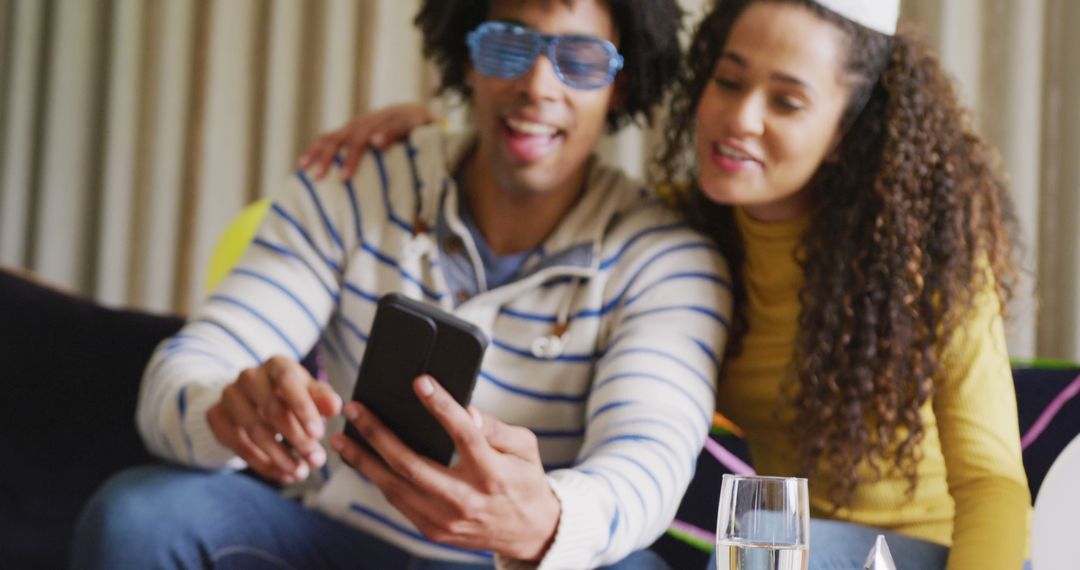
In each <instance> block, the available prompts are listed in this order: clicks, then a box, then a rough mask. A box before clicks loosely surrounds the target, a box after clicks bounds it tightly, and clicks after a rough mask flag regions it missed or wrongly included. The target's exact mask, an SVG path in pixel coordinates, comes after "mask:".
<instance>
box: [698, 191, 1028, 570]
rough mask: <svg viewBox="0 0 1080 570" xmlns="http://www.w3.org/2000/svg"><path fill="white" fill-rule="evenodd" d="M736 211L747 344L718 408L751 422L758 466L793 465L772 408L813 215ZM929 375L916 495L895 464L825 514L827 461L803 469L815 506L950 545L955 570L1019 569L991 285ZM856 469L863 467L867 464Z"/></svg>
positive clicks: (1010, 398) (1014, 448) (1008, 382)
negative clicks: (801, 247) (763, 218)
mask: <svg viewBox="0 0 1080 570" xmlns="http://www.w3.org/2000/svg"><path fill="white" fill-rule="evenodd" d="M736 219H737V221H738V224H739V229H740V230H741V232H742V235H743V239H744V241H745V245H746V260H745V263H744V266H743V268H742V270H743V279H744V281H745V283H746V287H747V293H748V296H749V302H748V312H747V317H748V319H749V325H750V330H749V332H748V334H747V335H746V336H745V337H744V339H743V350H742V353H741V354H740V355H739V356H738V357H736V358H733V359H732V360H731V361H730V362H729V363H728V365H727V373H726V375H725V377H724V378H723V379H722V381H721V383H720V386H719V393H718V409H719V411H720V412H721V413H722V414H724V415H726V416H727V417H729V418H730V419H731V420H733V421H734V422H735V423H736V424H738V425H739V426H740V427H741V428H742V429H743V430H744V431H745V432H746V438H747V440H748V442H749V445H750V452H751V455H752V456H753V463H754V467H755V468H756V469H757V471H758V473H760V474H763V475H785V476H790V475H796V474H797V473H796V471H797V469H798V464H797V459H796V454H795V450H794V447H793V445H792V442H791V440H790V436H789V433H790V432H789V431H788V428H787V427H786V426H785V425H784V423H786V422H789V421H791V418H793V417H794V410H791V409H778V408H779V407H780V389H781V380H782V378H784V377H785V376H786V375H788V374H792V373H793V372H792V370H793V369H792V366H791V358H792V352H793V348H794V341H795V331H796V327H797V323H798V317H799V301H798V291H799V289H800V288H801V286H802V283H803V276H802V272H801V270H800V268H799V266H798V265H797V264H796V262H795V259H794V255H793V254H794V250H795V247H796V245H797V243H798V241H799V238H800V236H801V234H802V233H803V231H804V230H805V229H806V226H807V224H808V218H806V217H802V218H799V219H795V220H792V221H789V222H780V223H764V222H759V221H756V220H753V219H751V218H750V217H749V216H747V215H746V214H745V212H743V211H741V210H738V211H737V213H736ZM936 386H937V387H936V390H937V392H936V394H935V396H934V398H933V400H932V401H931V402H929V403H928V404H927V405H926V406H925V407H924V408H923V409H922V417H923V425H924V426H925V429H926V438H925V439H924V440H923V445H922V459H921V461H920V462H919V464H918V475H919V481H918V484H917V486H916V489H915V495H914V498H913V499H912V500H908V499H907V497H906V496H905V490H906V489H907V480H906V479H904V478H903V476H902V475H900V474H898V473H895V472H894V473H892V474H888V475H886V476H885V477H884V478H883V479H881V480H879V481H877V482H873V483H864V484H861V485H860V486H859V487H858V488H857V489H856V491H855V494H854V496H853V499H852V504H851V506H850V508H845V509H843V510H841V511H839V512H837V513H835V514H832V504H831V503H830V502H829V500H828V496H827V493H828V489H829V479H828V477H829V474H828V472H827V471H825V472H823V473H822V474H821V475H819V476H817V477H815V478H814V479H811V480H810V506H811V511H812V515H813V516H815V517H826V518H835V519H839V520H845V521H850V522H854V523H858V524H863V525H867V526H873V527H879V528H885V529H889V530H893V531H896V532H899V533H903V534H907V535H910V536H914V537H918V538H922V539H925V540H930V541H933V542H937V543H940V544H945V545H951V546H952V552H951V554H950V556H949V565H948V568H949V569H950V570H968V569H972V570H974V569H980V570H992V569H996V568H1001V569H1002V570H1017V569H1018V568H1020V566H1021V563H1022V561H1023V558H1024V556H1025V555H1026V549H1027V542H1028V540H1027V539H1028V523H1029V519H1030V511H1031V497H1030V494H1029V492H1028V486H1027V478H1026V476H1025V474H1024V467H1023V462H1022V459H1021V455H1020V436H1019V431H1018V427H1017V426H1018V424H1017V412H1016V394H1015V391H1014V388H1013V380H1012V372H1011V369H1010V368H1009V360H1008V354H1007V352H1006V347H1005V334H1004V330H1003V326H1002V322H1001V315H1000V311H999V310H998V304H997V298H996V296H995V295H993V294H992V292H990V291H988V292H986V294H983V295H980V296H979V297H978V299H977V300H976V304H975V308H974V311H973V314H972V315H971V318H970V319H968V321H967V323H966V325H965V326H964V327H963V329H962V330H960V331H958V332H957V334H956V335H955V336H954V340H953V342H952V343H951V345H950V346H949V347H947V350H946V351H945V354H944V356H943V362H942V374H941V377H940V378H938V379H937V384H936ZM778 418H779V421H778ZM862 472H863V473H869V468H868V466H867V465H865V464H864V465H863V466H862ZM870 546H871V545H867V550H868V551H869V548H870Z"/></svg>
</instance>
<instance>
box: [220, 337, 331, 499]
mask: <svg viewBox="0 0 1080 570" xmlns="http://www.w3.org/2000/svg"><path fill="white" fill-rule="evenodd" d="M340 410H341V397H340V396H338V395H337V394H336V393H335V392H334V390H333V389H332V388H330V386H328V385H326V384H323V383H320V382H317V381H316V380H315V379H314V378H312V377H311V374H309V373H308V371H307V370H305V369H304V367H303V366H301V365H300V363H298V362H296V361H295V360H292V359H289V358H284V357H279V356H276V357H273V358H271V359H269V360H267V361H266V362H264V363H263V364H262V365H261V366H258V367H255V368H248V369H247V370H244V371H243V372H241V373H240V375H239V377H238V378H237V379H236V381H235V382H233V383H232V384H230V385H229V386H228V387H226V388H225V391H224V392H222V394H221V400H220V401H219V402H218V403H217V404H215V405H214V406H213V407H211V408H210V409H209V410H208V411H207V413H206V419H207V421H208V422H209V424H210V429H211V430H212V431H213V433H214V437H216V438H217V440H218V441H219V442H220V443H221V444H222V445H224V446H225V447H228V448H229V449H231V450H233V451H234V452H236V454H237V455H239V456H240V458H241V459H243V460H244V461H246V462H247V464H248V465H249V466H250V467H251V468H252V469H254V470H255V471H256V472H258V473H259V474H260V475H262V476H263V477H266V478H268V479H272V480H275V481H280V482H282V483H295V482H297V481H301V480H303V479H306V478H307V476H308V474H309V473H310V471H311V469H317V468H319V467H321V466H322V465H323V464H324V463H325V462H326V452H325V451H324V450H323V448H322V444H320V443H319V439H320V438H321V437H322V436H323V435H324V433H325V431H326V427H325V421H324V419H323V418H327V417H332V416H335V415H337V414H338V413H339V412H340ZM286 443H287V444H288V446H289V447H291V448H292V449H291V450H290V449H289V447H286V445H285V444H286Z"/></svg>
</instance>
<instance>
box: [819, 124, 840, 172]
mask: <svg viewBox="0 0 1080 570" xmlns="http://www.w3.org/2000/svg"><path fill="white" fill-rule="evenodd" d="M842 142H844V132H843V131H842V130H841V129H836V134H834V135H833V139H832V142H830V143H829V152H827V153H825V158H824V159H822V162H824V163H826V164H837V163H839V162H840V143H842Z"/></svg>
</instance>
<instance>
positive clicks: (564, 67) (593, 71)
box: [466, 22, 623, 89]
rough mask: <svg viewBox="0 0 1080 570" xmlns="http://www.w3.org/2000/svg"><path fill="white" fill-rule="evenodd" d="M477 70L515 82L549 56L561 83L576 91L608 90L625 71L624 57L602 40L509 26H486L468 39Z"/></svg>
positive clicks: (472, 32)
mask: <svg viewBox="0 0 1080 570" xmlns="http://www.w3.org/2000/svg"><path fill="white" fill-rule="evenodd" d="M466 43H468V45H469V55H470V56H472V62H473V66H475V67H476V70H477V71H479V72H480V73H482V74H484V75H487V76H489V77H496V78H498V79H514V78H516V77H520V76H521V75H522V74H523V73H525V72H526V71H528V70H529V69H531V68H532V66H533V63H535V62H536V58H537V57H539V56H540V54H541V53H543V54H546V55H547V57H548V59H549V60H550V61H551V64H552V67H554V68H555V75H556V76H557V77H558V78H559V80H560V81H562V82H563V83H565V84H567V85H569V86H570V87H573V88H575V89H600V88H601V87H607V85H608V84H609V83H611V80H612V79H614V78H615V74H616V73H618V72H619V70H620V69H622V66H623V57H622V56H621V55H619V51H618V50H616V49H615V46H614V45H613V44H612V43H611V42H609V41H607V40H603V39H600V38H594V37H591V36H578V35H560V36H555V35H549V34H541V33H540V32H537V31H536V30H531V29H529V28H526V27H525V26H519V25H517V24H510V23H507V22H484V23H483V24H480V25H479V26H477V27H476V29H475V30H473V31H471V32H469V35H468V36H467V37H466Z"/></svg>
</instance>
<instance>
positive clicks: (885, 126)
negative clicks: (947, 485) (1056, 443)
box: [655, 0, 1017, 508]
mask: <svg viewBox="0 0 1080 570" xmlns="http://www.w3.org/2000/svg"><path fill="white" fill-rule="evenodd" d="M755 1H772V2H779V1H783V2H794V3H797V4H800V5H803V6H806V7H807V8H809V9H811V10H813V11H814V12H815V13H816V14H818V15H819V16H820V17H822V18H825V19H827V20H828V21H830V22H832V23H834V24H835V25H837V26H838V27H839V28H841V29H842V30H843V31H844V33H845V36H846V38H847V41H848V44H849V45H848V50H847V61H846V64H845V70H844V71H845V72H846V76H847V77H849V78H850V80H851V82H852V83H851V84H850V85H851V96H850V101H849V104H848V106H847V108H846V111H845V112H844V114H843V116H842V117H841V121H840V125H839V128H840V129H841V131H840V132H841V133H843V138H842V140H841V141H840V143H839V146H838V150H837V152H836V153H835V156H836V160H827V161H825V162H823V163H822V164H821V166H820V167H819V168H818V171H817V172H816V173H815V175H814V176H813V178H812V180H811V182H810V186H809V191H810V192H811V195H812V196H813V200H812V203H813V209H812V212H811V213H810V216H811V221H810V225H809V228H808V229H807V231H806V233H805V234H804V235H803V237H802V239H801V242H800V246H799V248H798V249H797V251H796V258H797V261H798V262H799V264H800V266H801V268H802V271H803V273H804V276H805V284H804V285H803V288H802V291H801V292H800V295H799V296H800V301H801V306H802V309H801V313H800V315H799V330H798V333H797V336H796V341H795V354H794V366H795V371H796V376H795V377H796V378H797V381H795V382H794V383H793V384H792V385H790V386H788V389H786V390H785V392H784V394H783V396H782V397H784V398H785V401H787V402H789V403H790V404H792V405H793V406H794V408H795V410H796V416H795V420H794V423H793V425H792V426H790V427H791V434H792V437H793V440H794V442H795V445H796V448H797V449H798V450H799V456H800V457H799V459H800V464H801V468H802V471H803V473H804V474H805V475H807V476H814V475H815V474H816V473H818V472H819V471H822V470H824V471H825V472H827V473H828V478H829V479H830V480H831V483H830V488H829V490H828V493H829V497H830V499H831V500H832V501H833V502H834V504H835V505H836V507H837V508H839V507H842V506H847V505H849V504H850V501H851V497H852V494H853V492H854V489H855V487H856V485H857V484H858V483H859V482H860V480H859V475H858V470H857V468H858V466H859V465H860V464H861V463H862V462H864V461H865V462H867V464H868V465H869V466H870V468H871V470H870V471H871V475H870V477H872V478H874V479H879V478H880V477H882V475H883V474H884V473H885V472H888V471H892V470H893V469H896V470H899V472H900V473H902V474H903V476H904V477H905V478H906V479H907V481H908V484H909V486H908V494H909V497H910V495H911V493H912V492H913V491H914V487H915V482H916V479H917V474H916V466H917V463H918V461H919V459H920V448H921V446H920V443H921V441H922V440H923V438H924V437H925V435H926V431H925V426H924V425H923V422H922V417H921V416H920V413H919V410H920V408H921V407H922V406H923V405H924V404H925V403H926V402H927V401H928V400H929V399H930V398H931V397H932V395H933V393H934V388H935V384H934V380H933V379H934V378H935V377H936V376H937V375H938V374H939V372H940V370H941V361H942V353H943V347H945V346H946V345H948V343H949V340H950V339H951V338H952V336H953V333H954V331H956V329H957V327H958V326H959V325H960V324H961V322H962V321H963V319H964V318H965V313H967V312H968V311H969V310H970V309H971V308H972V306H973V302H974V297H975V295H976V294H978V293H979V292H981V291H986V290H987V289H988V288H990V287H992V288H993V290H994V292H995V293H996V295H997V298H998V301H999V303H1000V308H1001V311H1002V312H1004V309H1005V305H1006V303H1007V302H1008V300H1009V299H1010V298H1011V296H1012V291H1013V289H1014V287H1015V281H1016V276H1017V274H1016V271H1015V269H1014V266H1013V263H1012V258H1011V254H1010V247H1011V241H1012V239H1011V237H1010V236H1011V235H1012V234H1013V233H1014V227H1015V218H1014V216H1013V213H1012V205H1011V202H1010V200H1009V196H1008V193H1007V190H1006V188H1005V184H1004V181H1003V177H1002V176H1000V175H999V170H998V168H997V159H996V156H997V155H996V153H995V152H994V151H993V149H992V148H991V147H990V146H989V145H988V144H987V143H985V142H984V141H983V140H982V139H981V138H980V137H979V136H978V135H976V134H975V133H974V132H973V128H972V126H971V121H970V116H969V115H968V113H967V112H966V111H965V110H964V109H963V107H962V106H961V104H960V103H959V101H958V99H957V95H956V92H955V90H954V88H953V86H952V83H951V81H950V79H949V77H948V76H947V75H946V73H945V71H944V70H943V68H942V66H941V64H940V62H939V61H938V59H937V57H936V56H935V55H934V54H933V53H932V52H931V51H930V49H929V48H928V47H927V46H926V44H925V43H924V42H923V41H922V40H921V39H920V38H918V37H917V36H916V35H915V34H914V33H912V31H911V30H909V29H907V28H904V27H903V26H902V27H901V29H900V31H899V32H898V33H897V34H896V35H895V36H893V37H888V36H885V35H883V34H879V33H877V32H874V31H872V30H869V29H866V28H864V27H862V26H859V25H857V24H855V23H853V22H851V21H849V20H847V19H845V18H842V17H840V16H838V15H836V14H834V13H832V12H830V11H828V10H827V9H825V8H823V7H821V6H820V5H818V4H816V3H815V2H812V1H811V0H717V2H716V4H715V6H714V8H713V10H712V11H711V12H710V13H709V14H708V15H707V16H706V17H705V19H704V20H703V21H702V23H701V24H700V26H699V28H698V30H697V31H696V33H695V36H694V39H693V41H692V43H691V47H690V50H689V53H688V57H687V58H686V63H685V66H684V69H683V71H682V74H681V77H680V82H679V84H678V85H677V89H676V95H675V99H674V101H673V104H672V112H671V116H670V118H669V122H668V124H667V127H666V130H665V145H664V147H663V148H662V150H661V152H660V155H659V157H658V158H659V160H658V161H657V168H658V172H656V173H655V174H656V175H657V176H658V177H659V179H661V180H667V181H672V182H674V183H676V185H678V184H679V183H680V182H681V183H683V184H684V185H685V187H686V188H688V189H689V190H688V191H684V192H676V193H675V199H676V203H677V204H678V205H679V207H680V208H681V209H682V210H683V211H684V213H685V214H686V215H687V217H689V218H690V219H691V220H692V221H693V222H694V223H695V224H696V225H698V227H700V228H701V229H703V230H705V231H706V232H708V233H710V234H711V235H713V236H714V237H715V239H716V240H717V241H718V242H719V243H720V246H721V247H722V249H723V250H724V252H725V253H726V254H727V256H728V258H729V263H730V265H731V267H732V268H733V270H734V271H735V272H736V275H735V277H736V279H735V283H736V287H735V302H736V309H735V317H734V319H733V328H732V339H733V342H731V343H730V344H729V348H728V355H729V356H732V355H734V354H737V353H738V351H739V346H740V343H739V338H741V337H742V336H743V335H745V334H746V333H747V332H748V325H747V321H746V317H745V314H746V302H747V300H746V291H745V288H744V285H743V282H742V279H741V276H740V275H738V273H739V271H740V268H741V266H742V263H743V261H744V259H745V254H744V252H743V245H742V240H741V236H740V234H739V231H738V229H737V226H736V224H735V220H734V214H733V210H732V207H731V206H725V205H718V204H715V203H713V202H711V201H710V200H708V199H707V198H706V197H705V195H704V193H703V192H701V190H700V188H699V187H697V185H696V180H697V176H696V170H695V167H694V160H693V156H692V154H691V153H690V152H689V151H690V150H691V149H693V138H694V120H695V110H696V107H697V105H698V101H699V99H700V98H701V94H702V92H703V91H704V89H705V87H706V85H707V82H708V81H710V80H711V78H712V77H713V72H714V66H715V64H716V61H717V59H718V57H719V56H720V54H721V52H722V50H723V48H724V45H725V43H726V41H727V37H728V34H729V32H730V31H731V29H732V26H733V25H734V23H735V21H736V19H737V18H738V16H739V14H741V13H742V11H743V10H744V9H745V8H746V7H747V6H748V5H749V4H751V3H752V2H755ZM721 381H723V380H722V379H721Z"/></svg>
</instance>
